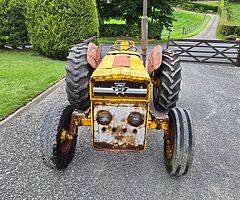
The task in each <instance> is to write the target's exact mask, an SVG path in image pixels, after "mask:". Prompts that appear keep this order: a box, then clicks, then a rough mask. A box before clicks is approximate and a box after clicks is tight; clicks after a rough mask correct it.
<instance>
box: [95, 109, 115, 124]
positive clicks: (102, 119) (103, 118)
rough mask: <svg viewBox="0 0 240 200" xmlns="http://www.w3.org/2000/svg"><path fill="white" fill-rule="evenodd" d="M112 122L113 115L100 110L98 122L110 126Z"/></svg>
mask: <svg viewBox="0 0 240 200" xmlns="http://www.w3.org/2000/svg"><path fill="white" fill-rule="evenodd" d="M111 121H112V115H111V113H110V112H108V111H106V110H100V111H98V113H97V122H98V123H99V124H101V125H108V124H110V123H111Z"/></svg>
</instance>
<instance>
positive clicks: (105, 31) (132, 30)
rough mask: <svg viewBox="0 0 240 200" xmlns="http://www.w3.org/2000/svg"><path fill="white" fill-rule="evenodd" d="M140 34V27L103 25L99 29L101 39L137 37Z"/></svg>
mask: <svg viewBox="0 0 240 200" xmlns="http://www.w3.org/2000/svg"><path fill="white" fill-rule="evenodd" d="M140 33H141V30H140V27H138V26H136V25H132V26H128V25H126V24H104V25H102V26H101V28H100V35H101V36H102V37H117V36H127V37H139V36H140Z"/></svg>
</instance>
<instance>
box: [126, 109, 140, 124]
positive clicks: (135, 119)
mask: <svg viewBox="0 0 240 200" xmlns="http://www.w3.org/2000/svg"><path fill="white" fill-rule="evenodd" d="M127 121H128V123H129V124H130V125H132V126H135V127H138V126H141V125H142V124H143V122H144V116H143V115H142V114H141V113H139V112H131V113H130V115H129V116H128V118H127Z"/></svg>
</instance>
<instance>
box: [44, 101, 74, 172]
mask: <svg viewBox="0 0 240 200" xmlns="http://www.w3.org/2000/svg"><path fill="white" fill-rule="evenodd" d="M73 111H74V108H73V107H72V106H71V105H69V106H67V107H65V109H64V107H63V106H62V105H57V106H54V107H52V108H51V109H50V110H49V111H48V113H47V115H46V117H45V120H44V122H43V125H42V128H41V129H42V131H41V135H40V138H41V152H42V159H43V162H44V164H45V165H46V166H48V167H50V168H56V169H65V168H66V167H67V166H68V165H69V164H70V162H71V161H72V159H73V157H74V154H75V148H76V143H77V131H78V130H77V128H75V129H74V131H73V133H72V134H70V133H69V130H70V124H71V116H72V113H73Z"/></svg>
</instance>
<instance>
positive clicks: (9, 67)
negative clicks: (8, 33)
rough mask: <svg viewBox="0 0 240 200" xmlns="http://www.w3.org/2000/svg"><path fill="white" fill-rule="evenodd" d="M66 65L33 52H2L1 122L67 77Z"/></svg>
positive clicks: (0, 76)
mask: <svg viewBox="0 0 240 200" xmlns="http://www.w3.org/2000/svg"><path fill="white" fill-rule="evenodd" d="M65 64H66V62H65V61H58V60H51V59H49V58H45V57H41V56H39V55H37V54H35V53H33V52H19V51H7V50H0V85H1V88H0V120H2V119H4V118H6V117H7V116H8V115H10V114H11V113H13V112H14V111H15V110H17V109H18V108H20V107H22V106H24V105H25V104H26V103H27V102H29V101H30V100H31V99H33V98H34V97H35V96H37V95H38V94H40V93H41V92H43V91H44V90H46V89H47V88H48V87H50V86H51V85H53V84H54V83H56V82H57V81H59V80H60V79H61V78H63V77H64V74H65V70H64V69H65Z"/></svg>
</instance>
